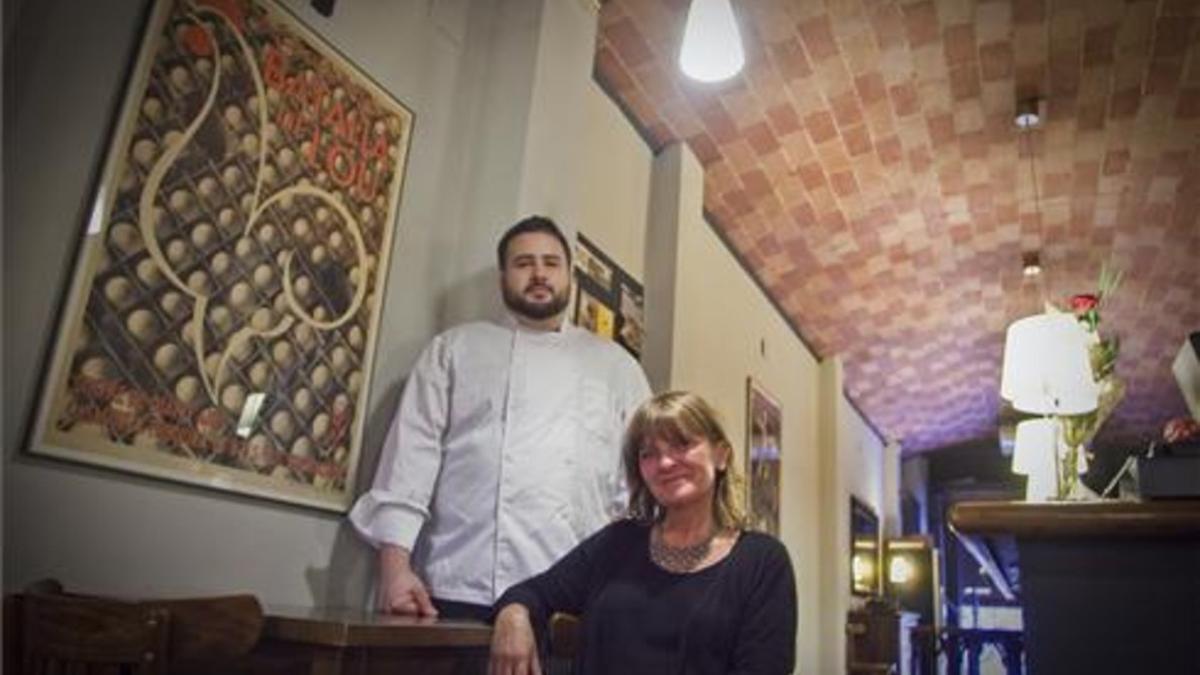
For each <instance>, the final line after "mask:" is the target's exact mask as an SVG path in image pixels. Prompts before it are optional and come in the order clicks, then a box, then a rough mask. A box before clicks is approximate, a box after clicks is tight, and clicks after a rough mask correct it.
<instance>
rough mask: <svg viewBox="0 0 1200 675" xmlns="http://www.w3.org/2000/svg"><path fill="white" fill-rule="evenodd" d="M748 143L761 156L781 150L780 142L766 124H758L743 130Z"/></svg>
mask: <svg viewBox="0 0 1200 675" xmlns="http://www.w3.org/2000/svg"><path fill="white" fill-rule="evenodd" d="M742 134H743V135H744V136H745V138H746V142H748V143H749V144H750V147H751V148H753V149H754V151H755V152H757V153H758V154H760V155H766V154H769V153H771V152H774V151H775V150H778V149H779V141H778V140H776V139H775V134H774V133H772V132H771V128H770V127H769V126H767V123H766V122H758V123H756V124H754V125H752V126H750V127H747V128H746V129H745V130H743V132H742Z"/></svg>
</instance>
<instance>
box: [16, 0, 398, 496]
mask: <svg viewBox="0 0 1200 675" xmlns="http://www.w3.org/2000/svg"><path fill="white" fill-rule="evenodd" d="M412 124H413V115H412V113H411V112H409V110H408V109H407V108H405V107H404V106H403V105H402V104H400V103H399V102H398V101H396V100H395V99H394V98H393V97H392V96H390V95H389V94H388V93H387V92H386V91H384V90H383V89H382V88H381V87H380V86H379V85H378V84H376V83H375V82H373V81H372V80H371V79H370V78H369V77H368V76H367V75H366V74H364V73H363V72H362V71H361V70H360V69H358V68H357V67H356V66H355V65H354V64H352V63H350V62H349V61H348V60H346V58H345V57H343V56H342V55H341V54H339V53H337V52H336V51H334V50H333V49H332V48H331V47H330V46H329V45H328V44H326V43H325V42H324V41H323V40H322V39H321V38H319V37H318V36H317V35H315V34H314V33H312V32H311V31H310V30H308V29H307V28H306V27H305V26H304V25H303V24H301V23H300V22H299V21H298V20H297V19H296V18H295V17H293V16H292V15H291V14H290V13H289V12H288V11H286V10H285V9H283V8H282V7H280V6H279V5H277V4H276V3H275V2H273V1H269V0H195V1H194V2H183V1H179V0H162V1H160V2H157V3H155V4H154V5H153V7H152V10H151V12H150V17H149V19H148V21H147V25H146V29H145V34H144V36H143V38H142V43H141V48H140V50H139V55H138V57H137V61H136V63H135V65H134V70H133V72H132V74H131V76H130V78H129V85H128V90H127V91H126V94H125V97H124V101H123V104H122V106H121V109H120V112H119V117H118V119H117V123H116V125H115V132H114V135H113V138H112V139H111V141H110V143H109V147H108V151H107V155H106V157H105V160H104V166H103V169H102V174H101V179H100V182H99V185H98V189H97V190H96V194H95V196H94V201H93V203H92V207H91V209H90V216H89V219H88V221H87V222H86V223H85V224H84V227H81V229H82V230H85V231H84V233H83V234H82V242H81V244H80V247H79V256H78V259H77V261H76V266H75V269H74V272H73V275H72V279H71V282H70V286H69V290H68V294H67V297H66V299H65V301H64V305H63V312H62V315H61V317H60V321H59V329H58V335H57V339H56V343H55V346H54V350H53V354H52V357H51V360H50V365H49V368H48V370H47V373H46V375H45V381H44V384H43V387H42V396H41V399H40V404H39V410H38V414H37V419H36V422H35V425H34V429H33V437H32V443H31V447H30V452H32V453H34V454H38V455H45V456H51V457H57V458H62V459H68V460H73V461H77V462H83V463H87V464H94V465H101V466H105V467H110V468H114V469H119V470H124V471H130V472H134V473H139V474H147V475H151V476H156V477H160V478H165V479H170V480H176V481H182V482H186V483H193V484H198V485H203V486H208V487H212V488H216V489H220V490H229V491H233V492H239V493H243V494H249V495H255V496H259V497H265V498H270V499H276V500H282V501H287V502H292V503H296V504H303V505H308V506H314V507H319V508H323V509H330V510H334V511H344V510H345V509H346V508H347V507H348V506H349V504H350V502H351V500H352V497H353V495H352V493H351V490H352V483H353V477H354V475H355V473H356V469H357V464H358V460H359V455H360V443H361V439H362V433H363V424H364V420H365V413H366V401H367V392H368V390H369V388H370V375H371V370H372V358H373V355H374V352H375V346H376V342H377V340H378V336H379V312H380V307H381V304H380V303H381V299H382V298H381V294H382V291H383V289H384V287H385V278H384V276H385V274H386V272H387V269H388V266H389V253H390V251H391V248H392V240H393V237H394V228H395V225H394V224H395V220H396V213H397V210H398V207H399V203H400V193H401V187H402V183H403V179H404V169H405V164H406V159H407V155H408V147H409V142H410V137H411V132H412Z"/></svg>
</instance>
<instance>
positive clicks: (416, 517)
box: [349, 337, 450, 551]
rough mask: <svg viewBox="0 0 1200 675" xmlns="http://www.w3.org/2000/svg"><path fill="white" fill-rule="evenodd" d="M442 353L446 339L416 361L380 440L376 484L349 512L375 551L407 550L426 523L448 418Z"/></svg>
mask: <svg viewBox="0 0 1200 675" xmlns="http://www.w3.org/2000/svg"><path fill="white" fill-rule="evenodd" d="M447 354H448V350H447V347H446V344H445V340H444V339H443V338H442V337H438V338H435V339H434V340H433V342H431V343H430V344H429V346H428V347H426V348H425V351H424V352H422V354H421V356H420V357H419V358H418V359H417V363H416V365H415V366H414V367H413V370H412V373H411V374H410V375H409V378H408V383H407V384H406V385H405V387H404V394H403V395H402V396H401V397H400V407H399V408H398V409H397V411H396V415H395V418H394V419H393V420H392V425H391V427H390V428H389V430H388V434H387V439H386V440H385V441H384V444H383V449H382V451H381V453H380V457H379V467H378V468H377V469H376V471H375V481H374V483H373V484H372V486H371V489H370V490H368V491H367V492H366V493H364V494H363V495H362V496H360V497H359V498H358V501H357V502H355V504H354V508H353V509H351V510H350V516H349V518H350V522H351V524H353V526H354V529H355V530H357V531H358V533H359V535H361V536H362V537H363V539H365V540H367V541H368V542H370V543H371V545H373V546H375V547H379V546H381V545H383V544H393V545H397V546H401V547H404V548H405V549H408V550H409V551H411V550H412V548H413V544H414V543H415V542H416V540H417V535H418V534H420V532H421V527H422V526H423V525H424V524H425V521H426V520H427V519H428V518H429V503H430V499H431V498H432V496H433V490H434V484H435V482H436V481H437V475H438V471H439V469H440V467H441V463H442V439H443V436H444V434H445V430H446V424H447V419H448V416H449V398H450V392H449V390H450V378H449V373H450V368H449V363H448V356H447Z"/></svg>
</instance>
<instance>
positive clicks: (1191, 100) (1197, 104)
mask: <svg viewBox="0 0 1200 675" xmlns="http://www.w3.org/2000/svg"><path fill="white" fill-rule="evenodd" d="M1175 116H1176V117H1178V118H1180V119H1195V118H1197V117H1200V88H1193V87H1189V88H1187V89H1184V90H1182V91H1180V92H1179V97H1178V100H1177V102H1176V104H1175Z"/></svg>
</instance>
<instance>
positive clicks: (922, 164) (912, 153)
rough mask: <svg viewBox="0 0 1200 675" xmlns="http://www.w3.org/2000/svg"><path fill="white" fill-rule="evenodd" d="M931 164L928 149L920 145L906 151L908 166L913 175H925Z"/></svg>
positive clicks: (931, 159)
mask: <svg viewBox="0 0 1200 675" xmlns="http://www.w3.org/2000/svg"><path fill="white" fill-rule="evenodd" d="M932 164H933V157H931V156H930V154H929V148H927V147H925V146H923V145H921V146H917V147H915V148H912V149H910V150H909V151H908V165H909V168H910V169H911V170H912V172H913V173H914V174H918V175H920V174H923V173H925V172H926V171H928V170H929V167H930V166H932Z"/></svg>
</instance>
